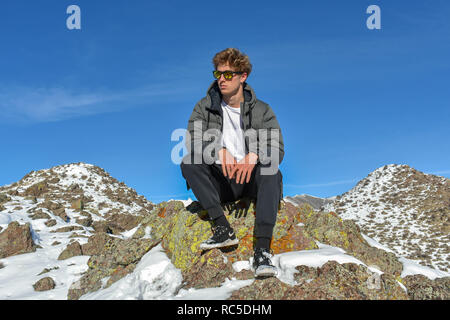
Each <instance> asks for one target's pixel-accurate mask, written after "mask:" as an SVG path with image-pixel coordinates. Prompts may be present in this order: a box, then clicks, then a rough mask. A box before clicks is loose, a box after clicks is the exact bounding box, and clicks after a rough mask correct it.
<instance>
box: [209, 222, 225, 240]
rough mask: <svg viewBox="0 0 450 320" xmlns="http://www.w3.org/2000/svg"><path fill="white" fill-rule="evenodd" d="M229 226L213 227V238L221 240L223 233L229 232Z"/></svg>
mask: <svg viewBox="0 0 450 320" xmlns="http://www.w3.org/2000/svg"><path fill="white" fill-rule="evenodd" d="M227 230H228V228H227V227H224V226H217V227H214V228H213V236H212V237H211V239H212V240H214V241H216V240H220V237H222V235H223V234H225V233H226V232H227Z"/></svg>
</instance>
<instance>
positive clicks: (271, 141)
mask: <svg viewBox="0 0 450 320" xmlns="http://www.w3.org/2000/svg"><path fill="white" fill-rule="evenodd" d="M263 129H265V130H263V132H260V133H258V152H259V153H258V156H259V160H260V162H262V163H271V162H272V160H274V159H273V157H272V151H274V152H277V153H278V164H280V163H281V161H283V158H284V142H283V135H282V134H281V128H280V124H279V123H278V120H277V118H276V116H275V113H274V112H273V110H272V108H271V107H270V106H269V105H267V108H266V110H265V112H264V115H263ZM272 149H273V150H272Z"/></svg>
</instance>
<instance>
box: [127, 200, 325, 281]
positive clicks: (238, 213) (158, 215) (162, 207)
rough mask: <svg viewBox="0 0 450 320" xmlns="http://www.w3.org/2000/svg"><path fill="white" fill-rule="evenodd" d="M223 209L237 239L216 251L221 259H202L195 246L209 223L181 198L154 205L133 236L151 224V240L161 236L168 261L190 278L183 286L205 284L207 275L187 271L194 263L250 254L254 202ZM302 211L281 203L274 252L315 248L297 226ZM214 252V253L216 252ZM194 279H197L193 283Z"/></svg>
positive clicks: (207, 231)
mask: <svg viewBox="0 0 450 320" xmlns="http://www.w3.org/2000/svg"><path fill="white" fill-rule="evenodd" d="M224 209H225V213H226V215H227V218H228V221H229V222H230V224H231V225H232V227H233V228H234V230H235V232H236V235H237V237H238V238H239V239H240V242H239V245H238V246H236V247H230V248H224V249H222V250H220V251H219V252H221V254H222V255H223V258H220V257H218V256H215V257H210V256H209V255H210V254H213V253H210V254H207V255H206V256H205V257H207V260H206V261H205V260H204V258H205V257H203V256H202V254H203V252H202V250H200V248H199V245H200V243H201V242H202V241H204V240H206V239H208V238H209V237H210V236H211V234H212V231H211V226H212V225H211V222H210V221H209V219H208V217H207V213H206V211H204V210H202V209H201V208H200V207H199V206H196V205H195V204H194V205H192V206H190V207H189V208H188V209H186V208H185V207H184V204H183V203H182V202H181V201H169V202H163V203H160V204H159V205H157V206H155V208H154V210H153V212H152V214H151V215H149V216H146V217H144V219H143V220H142V221H141V226H140V227H139V229H138V230H137V231H136V234H135V235H136V237H141V236H143V235H144V234H145V229H146V228H147V227H151V230H152V231H151V236H152V239H162V246H163V248H164V249H165V250H166V254H167V255H168V257H169V258H170V259H171V260H172V263H173V264H174V265H175V267H177V268H179V269H180V270H181V271H182V274H183V276H184V277H187V278H188V279H191V280H192V281H191V282H189V281H187V283H186V287H189V286H191V287H201V286H206V285H207V283H205V280H204V279H206V278H207V276H205V277H203V276H201V274H198V275H190V274H189V273H190V272H195V270H196V268H197V267H196V266H197V265H198V264H200V265H202V266H205V263H206V265H211V266H213V265H214V264H216V262H214V261H220V259H226V260H227V261H228V262H229V263H230V264H232V263H233V262H235V261H241V260H249V259H250V258H251V257H253V246H254V242H255V237H254V222H255V211H254V203H253V202H251V201H249V200H248V199H243V200H241V201H237V202H235V203H231V204H227V205H225V206H224ZM302 214H303V215H304V214H306V213H305V212H302V210H301V209H298V208H296V207H295V206H293V205H291V204H289V203H287V204H286V203H284V202H283V203H282V205H281V208H280V210H279V213H278V219H277V224H276V226H275V228H274V232H273V235H274V236H273V241H272V247H273V248H274V253H275V254H277V253H282V252H288V251H292V250H308V249H317V248H318V247H317V245H316V243H315V241H314V239H313V238H312V237H311V235H309V234H308V233H307V232H306V230H305V229H304V228H301V227H298V226H297V224H298V223H299V222H300V217H301V215H302ZM214 254H216V255H217V253H214ZM202 257H203V259H202ZM208 260H209V261H210V262H208ZM211 263H213V264H211ZM222 267H223V266H222ZM227 268H228V267H227ZM213 269H214V268H211V272H212V273H214V272H215V271H214V270H213ZM208 270H210V269H208ZM227 270H229V269H227ZM232 275H233V273H231V274H229V276H232ZM213 277H214V276H213ZM216 278H217V279H219V278H220V279H222V278H223V273H221V275H217V276H216ZM197 281H199V282H198V283H197ZM214 281H215V280H214Z"/></svg>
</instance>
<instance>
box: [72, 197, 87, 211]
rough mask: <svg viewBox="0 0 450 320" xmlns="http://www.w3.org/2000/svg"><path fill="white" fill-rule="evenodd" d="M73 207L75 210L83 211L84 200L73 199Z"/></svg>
mask: <svg viewBox="0 0 450 320" xmlns="http://www.w3.org/2000/svg"><path fill="white" fill-rule="evenodd" d="M71 208H72V209H74V210H78V211H81V210H83V209H84V202H83V200H81V199H78V200H74V201H72V204H71Z"/></svg>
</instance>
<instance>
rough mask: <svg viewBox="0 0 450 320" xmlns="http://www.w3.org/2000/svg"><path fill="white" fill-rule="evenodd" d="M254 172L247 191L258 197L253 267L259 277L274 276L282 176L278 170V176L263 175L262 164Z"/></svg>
mask: <svg viewBox="0 0 450 320" xmlns="http://www.w3.org/2000/svg"><path fill="white" fill-rule="evenodd" d="M253 170H254V172H252V177H251V181H250V183H249V184H248V188H247V189H246V190H245V192H246V193H247V194H248V195H250V196H252V197H256V208H255V210H256V220H255V237H256V246H255V255H254V260H253V267H254V269H255V275H256V276H257V277H258V276H274V275H275V274H276V268H275V267H274V266H273V265H272V263H271V261H270V257H271V254H270V243H271V241H272V234H273V228H274V227H275V223H276V220H277V215H278V206H279V202H280V200H281V184H282V174H281V171H280V170H278V171H277V173H276V174H273V175H263V174H261V164H258V165H256V166H255V168H254V169H253Z"/></svg>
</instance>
